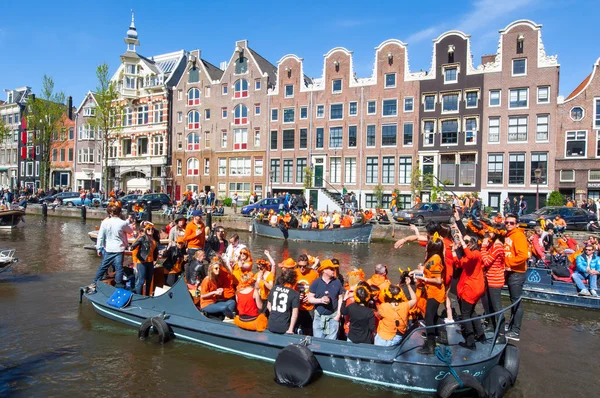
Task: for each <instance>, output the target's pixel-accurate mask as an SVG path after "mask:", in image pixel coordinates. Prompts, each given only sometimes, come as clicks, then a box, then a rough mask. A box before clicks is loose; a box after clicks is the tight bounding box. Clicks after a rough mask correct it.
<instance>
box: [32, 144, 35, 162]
mask: <svg viewBox="0 0 600 398" xmlns="http://www.w3.org/2000/svg"><path fill="white" fill-rule="evenodd" d="M31 159H35V147H34V146H32V147H31Z"/></svg>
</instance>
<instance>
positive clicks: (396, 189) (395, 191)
mask: <svg viewBox="0 0 600 398" xmlns="http://www.w3.org/2000/svg"><path fill="white" fill-rule="evenodd" d="M392 193H393V194H394V193H395V194H396V197H399V196H400V190H399V189H398V188H394V190H393V191H392Z"/></svg>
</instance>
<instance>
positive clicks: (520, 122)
mask: <svg viewBox="0 0 600 398" xmlns="http://www.w3.org/2000/svg"><path fill="white" fill-rule="evenodd" d="M526 141H527V116H512V117H509V118H508V142H526Z"/></svg>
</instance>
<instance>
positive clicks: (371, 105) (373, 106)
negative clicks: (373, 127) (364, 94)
mask: <svg viewBox="0 0 600 398" xmlns="http://www.w3.org/2000/svg"><path fill="white" fill-rule="evenodd" d="M376 112H377V102H376V101H369V102H367V115H374V114H375V113H376Z"/></svg>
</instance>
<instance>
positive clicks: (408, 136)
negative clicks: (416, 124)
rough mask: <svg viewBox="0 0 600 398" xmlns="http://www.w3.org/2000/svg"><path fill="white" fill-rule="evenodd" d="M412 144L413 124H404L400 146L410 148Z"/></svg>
mask: <svg viewBox="0 0 600 398" xmlns="http://www.w3.org/2000/svg"><path fill="white" fill-rule="evenodd" d="M412 144H413V124H412V123H405V124H404V134H403V138H402V145H404V146H412Z"/></svg>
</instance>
